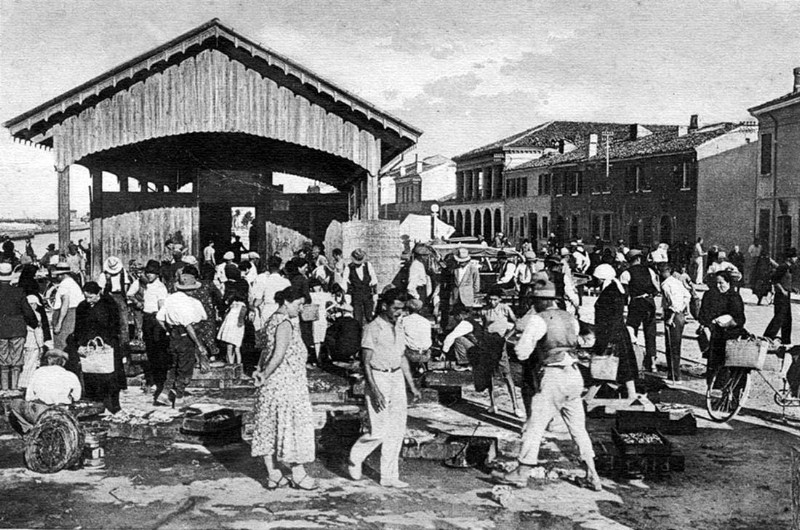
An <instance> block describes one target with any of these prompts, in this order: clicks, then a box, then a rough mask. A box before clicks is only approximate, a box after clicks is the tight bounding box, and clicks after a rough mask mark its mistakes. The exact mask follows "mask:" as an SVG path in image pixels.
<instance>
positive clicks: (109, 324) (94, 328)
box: [68, 282, 128, 414]
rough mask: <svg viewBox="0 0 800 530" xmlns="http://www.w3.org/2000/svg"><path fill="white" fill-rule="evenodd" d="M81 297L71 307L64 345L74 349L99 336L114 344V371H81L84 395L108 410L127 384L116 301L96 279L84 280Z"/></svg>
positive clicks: (114, 408)
mask: <svg viewBox="0 0 800 530" xmlns="http://www.w3.org/2000/svg"><path fill="white" fill-rule="evenodd" d="M83 295H84V300H83V302H81V303H80V304H79V305H78V308H77V309H76V310H75V332H74V333H73V335H72V340H71V341H70V344H69V346H68V348H69V349H70V350H71V351H78V349H79V348H81V347H83V346H87V345H88V344H89V342H91V341H93V340H94V339H95V338H97V337H100V338H101V339H102V340H103V342H105V343H106V344H107V345H108V346H111V347H112V348H114V371H113V372H111V373H110V374H93V373H86V372H84V374H83V381H84V396H85V397H86V398H88V399H92V400H95V401H102V402H103V404H104V405H105V407H106V410H108V411H109V412H110V413H112V414H114V413H116V412H118V411H119V410H120V408H121V407H120V405H119V393H120V390H124V389H126V388H128V381H127V379H126V376H125V365H124V364H123V356H124V355H123V352H122V350H121V348H120V336H119V329H120V326H119V310H118V308H117V303H116V302H115V301H114V300H113V299H112V298H111V296H109V295H108V294H105V293H103V292H102V289H101V288H100V285H98V284H97V283H96V282H88V283H87V284H86V285H84V286H83Z"/></svg>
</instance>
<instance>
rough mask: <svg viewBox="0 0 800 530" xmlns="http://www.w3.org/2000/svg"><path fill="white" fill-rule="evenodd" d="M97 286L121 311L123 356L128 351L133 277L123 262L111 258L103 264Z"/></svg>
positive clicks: (121, 346) (120, 333) (120, 339)
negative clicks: (129, 309)
mask: <svg viewBox="0 0 800 530" xmlns="http://www.w3.org/2000/svg"><path fill="white" fill-rule="evenodd" d="M97 285H99V286H100V289H102V292H103V293H104V294H107V295H110V296H111V298H112V299H113V300H114V303H116V304H117V309H118V311H119V344H120V348H122V352H123V355H126V352H127V351H128V343H129V342H130V331H129V329H128V321H129V319H128V288H129V287H130V285H131V277H130V275H129V274H128V271H126V270H125V268H124V267H123V266H122V260H121V259H119V258H118V257H116V256H109V257H108V258H106V261H105V262H104V263H103V272H102V273H101V274H100V276H98V277H97Z"/></svg>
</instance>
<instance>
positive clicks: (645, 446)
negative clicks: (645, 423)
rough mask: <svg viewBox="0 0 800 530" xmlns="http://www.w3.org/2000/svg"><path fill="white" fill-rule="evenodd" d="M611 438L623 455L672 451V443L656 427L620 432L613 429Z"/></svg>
mask: <svg viewBox="0 0 800 530" xmlns="http://www.w3.org/2000/svg"><path fill="white" fill-rule="evenodd" d="M611 439H612V440H613V441H614V445H616V446H617V449H619V452H620V454H621V455H625V456H633V455H643V456H644V455H660V456H669V455H670V454H671V453H672V443H671V442H670V441H669V440H667V439H666V438H665V437H664V435H663V434H661V433H660V432H659V431H658V430H656V429H648V430H645V429H642V430H638V431H633V432H620V431H618V430H617V429H611Z"/></svg>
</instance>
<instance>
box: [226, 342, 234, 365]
mask: <svg viewBox="0 0 800 530" xmlns="http://www.w3.org/2000/svg"><path fill="white" fill-rule="evenodd" d="M225 348H226V353H225V356H226V358H227V360H228V364H233V344H226V345H225Z"/></svg>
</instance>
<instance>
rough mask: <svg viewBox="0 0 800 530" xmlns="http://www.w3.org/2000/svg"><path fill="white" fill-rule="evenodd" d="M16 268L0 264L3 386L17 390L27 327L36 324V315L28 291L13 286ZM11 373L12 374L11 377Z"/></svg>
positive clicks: (0, 377) (0, 374) (0, 375)
mask: <svg viewBox="0 0 800 530" xmlns="http://www.w3.org/2000/svg"><path fill="white" fill-rule="evenodd" d="M12 276H13V268H12V267H11V264H10V263H0V389H2V390H15V389H16V388H17V382H18V380H19V375H20V373H21V372H22V366H23V364H24V363H25V356H24V355H23V350H24V348H25V337H27V335H28V328H27V327H26V326H30V327H32V328H35V327H37V326H38V325H39V324H38V320H37V319H36V314H35V313H34V312H33V309H31V306H30V305H29V304H28V301H27V300H26V299H25V293H24V292H23V291H22V289H21V288H19V287H17V286H16V285H11V277H12ZM9 375H10V376H11V377H10V379H9Z"/></svg>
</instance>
